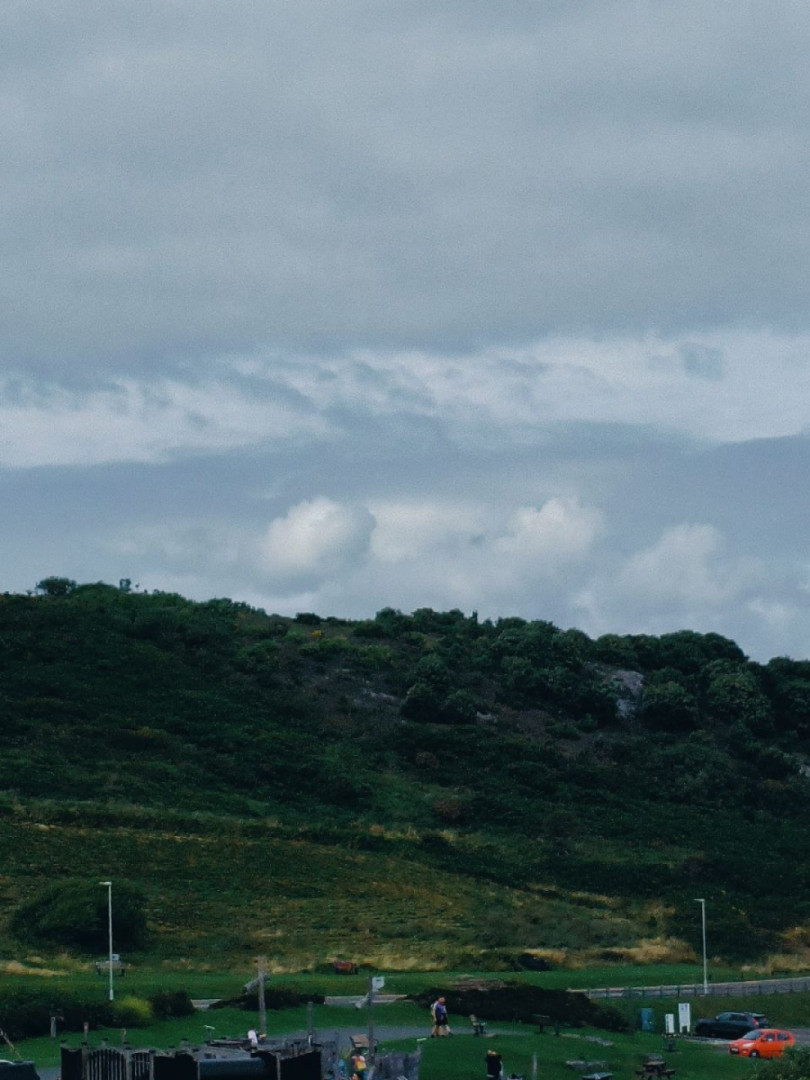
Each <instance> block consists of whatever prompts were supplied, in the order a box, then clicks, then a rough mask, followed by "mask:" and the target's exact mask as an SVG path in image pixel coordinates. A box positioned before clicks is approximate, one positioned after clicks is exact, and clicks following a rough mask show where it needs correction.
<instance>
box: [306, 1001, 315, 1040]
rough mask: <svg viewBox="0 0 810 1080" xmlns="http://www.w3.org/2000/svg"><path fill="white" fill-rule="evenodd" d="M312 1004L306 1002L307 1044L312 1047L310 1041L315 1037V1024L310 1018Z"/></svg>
mask: <svg viewBox="0 0 810 1080" xmlns="http://www.w3.org/2000/svg"><path fill="white" fill-rule="evenodd" d="M312 1014H313V1004H312V1002H311V1001H308V1002H307V1042H308V1043H309V1045H310V1046H312V1040H313V1038H314V1037H315V1024H314V1021H313V1018H312Z"/></svg>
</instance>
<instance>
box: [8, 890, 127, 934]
mask: <svg viewBox="0 0 810 1080" xmlns="http://www.w3.org/2000/svg"><path fill="white" fill-rule="evenodd" d="M113 891H114V896H113V932H114V936H115V943H116V945H118V946H119V947H121V948H123V949H137V948H140V947H142V946H143V944H144V942H145V939H146V915H145V913H144V897H143V894H142V893H141V892H140V890H139V889H137V888H135V886H133V885H130V884H129V883H128V882H124V881H121V882H118V881H116V882H115V885H114V889H113ZM107 900H108V897H107V890H106V889H103V888H102V887H101V886H100V885H99V884H98V883H97V882H95V881H85V880H83V879H70V878H68V879H66V880H65V881H62V882H59V883H58V884H54V885H49V886H48V887H47V888H45V889H43V890H42V892H40V893H38V894H37V895H36V896H35V897H34V898H33V899H32V900H29V901H28V903H26V904H22V905H21V906H20V907H19V908H18V909H17V910H16V912H15V913H14V915H13V916H12V918H11V932H12V933H13V934H14V935H15V937H17V938H19V939H20V940H21V941H31V942H36V943H41V944H45V945H56V946H58V947H60V948H64V949H78V950H80V951H83V952H84V951H92V952H105V951H106V949H107V944H108V908H107Z"/></svg>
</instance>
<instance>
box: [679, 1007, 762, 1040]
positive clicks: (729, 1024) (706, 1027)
mask: <svg viewBox="0 0 810 1080" xmlns="http://www.w3.org/2000/svg"><path fill="white" fill-rule="evenodd" d="M766 1027H770V1020H768V1018H767V1016H763V1015H762V1013H749V1012H721V1013H718V1014H717V1016H715V1018H714V1019H713V1020H698V1022H697V1023H696V1024H695V1032H694V1033H695V1035H703V1036H704V1037H705V1038H709V1039H740V1038H742V1036H743V1035H747V1034H748V1032H749V1031H754V1030H756V1029H757V1028H766Z"/></svg>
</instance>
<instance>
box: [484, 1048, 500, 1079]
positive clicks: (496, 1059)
mask: <svg viewBox="0 0 810 1080" xmlns="http://www.w3.org/2000/svg"><path fill="white" fill-rule="evenodd" d="M502 1072H503V1058H502V1057H501V1055H500V1054H499V1053H498V1051H497V1050H487V1080H501V1074H502Z"/></svg>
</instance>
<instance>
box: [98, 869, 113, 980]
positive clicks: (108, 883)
mask: <svg viewBox="0 0 810 1080" xmlns="http://www.w3.org/2000/svg"><path fill="white" fill-rule="evenodd" d="M99 885H106V886H107V930H108V940H109V946H110V947H109V954H110V955H109V964H110V1001H112V1000H113V999H114V997H115V993H114V991H113V938H112V882H111V881H100V882H99Z"/></svg>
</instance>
